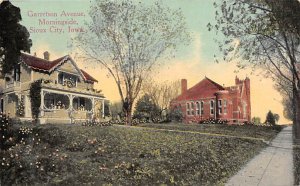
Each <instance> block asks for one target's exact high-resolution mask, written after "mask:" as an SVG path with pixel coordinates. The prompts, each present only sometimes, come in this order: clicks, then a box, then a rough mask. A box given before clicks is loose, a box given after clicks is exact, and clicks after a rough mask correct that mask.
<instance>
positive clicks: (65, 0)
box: [11, 0, 217, 62]
mask: <svg viewBox="0 0 300 186" xmlns="http://www.w3.org/2000/svg"><path fill="white" fill-rule="evenodd" d="M153 1H155V0H153ZM11 2H12V3H13V4H14V5H16V6H18V7H20V8H21V11H22V17H23V21H22V24H23V25H25V26H26V27H27V28H28V29H30V27H41V26H38V18H34V17H29V16H28V11H34V12H45V11H48V12H57V13H59V12H61V11H70V12H71V11H72V12H85V13H86V17H85V18H77V20H78V22H79V24H80V25H83V22H84V20H88V15H87V13H88V11H89V7H90V5H91V3H90V1H88V0H60V1H58V0H11ZM148 2H149V1H148ZM162 2H163V3H164V4H165V5H166V6H169V7H172V8H174V9H178V8H181V9H182V11H183V14H184V15H185V16H186V20H187V26H188V30H189V31H190V32H191V33H192V34H193V36H197V38H200V39H201V45H202V47H201V51H199V54H200V56H201V58H202V59H203V61H206V62H213V55H214V53H216V51H217V46H216V44H215V43H214V42H213V37H214V33H213V32H209V31H208V30H207V28H206V25H207V24H208V22H211V21H213V20H214V12H215V10H214V8H213V5H212V3H213V1H211V0H163V1H162ZM60 19H61V18H60ZM73 36H74V35H70V34H69V33H64V34H53V33H52V34H51V33H49V34H40V33H31V38H32V40H33V47H32V52H34V51H36V50H37V48H38V47H39V45H41V44H45V43H47V45H48V46H49V47H50V48H49V50H51V51H52V52H54V53H55V52H57V53H61V52H62V51H65V52H66V53H68V52H69V49H68V48H67V46H68V44H69V42H70V39H71V37H73ZM204 46H205V47H204ZM193 47H194V46H193V45H190V46H188V47H186V46H184V47H180V48H179V53H178V54H177V58H179V59H180V58H189V57H191V55H192V54H191V51H193Z"/></svg>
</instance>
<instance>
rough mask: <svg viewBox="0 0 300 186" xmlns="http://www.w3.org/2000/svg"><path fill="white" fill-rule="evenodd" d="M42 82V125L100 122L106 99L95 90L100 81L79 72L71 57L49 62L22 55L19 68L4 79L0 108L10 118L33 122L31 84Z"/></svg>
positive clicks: (82, 71)
mask: <svg viewBox="0 0 300 186" xmlns="http://www.w3.org/2000/svg"><path fill="white" fill-rule="evenodd" d="M36 81H40V82H41V83H40V87H41V90H40V108H39V110H40V113H39V122H40V123H41V124H44V123H74V122H77V121H85V120H92V119H96V120H101V119H103V117H104V102H105V97H104V96H103V94H102V93H101V91H98V90H95V89H94V84H95V83H97V82H98V81H97V80H96V79H95V78H93V77H92V76H91V75H89V74H88V73H87V72H85V71H84V70H82V69H79V68H78V66H77V64H76V63H75V61H74V60H73V59H72V58H71V57H70V56H69V55H67V56H64V57H61V58H59V59H55V60H50V54H49V53H48V52H45V53H44V59H42V58H38V57H36V56H32V55H29V54H25V53H22V54H21V58H20V63H19V65H18V66H17V67H16V68H15V69H14V70H13V71H12V72H11V73H10V74H7V75H5V77H4V79H2V80H1V85H2V86H1V87H2V89H1V97H0V99H1V102H0V109H1V111H2V112H4V113H6V114H8V115H9V116H10V117H11V118H19V119H21V120H30V119H32V111H31V103H32V101H34V100H33V98H31V97H30V91H38V90H32V88H31V85H32V83H33V82H36Z"/></svg>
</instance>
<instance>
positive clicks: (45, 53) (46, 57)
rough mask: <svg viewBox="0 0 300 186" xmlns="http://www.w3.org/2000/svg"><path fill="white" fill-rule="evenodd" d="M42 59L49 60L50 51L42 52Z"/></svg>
mask: <svg viewBox="0 0 300 186" xmlns="http://www.w3.org/2000/svg"><path fill="white" fill-rule="evenodd" d="M44 59H45V60H48V61H49V60H50V53H49V52H48V51H45V52H44Z"/></svg>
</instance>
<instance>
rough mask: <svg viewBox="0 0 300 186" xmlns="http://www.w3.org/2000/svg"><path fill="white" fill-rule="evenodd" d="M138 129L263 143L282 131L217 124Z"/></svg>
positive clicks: (153, 125)
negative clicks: (218, 136)
mask: <svg viewBox="0 0 300 186" xmlns="http://www.w3.org/2000/svg"><path fill="white" fill-rule="evenodd" d="M139 127H147V128H157V129H169V130H179V131H191V132H200V133H209V134H221V135H229V136H236V137H248V138H259V139H263V140H265V141H270V140H272V139H273V138H274V137H275V136H276V134H277V133H278V132H280V130H281V129H282V127H281V126H276V127H269V126H255V125H217V124H211V125H209V124H181V123H177V124H174V123H170V124H141V125H139Z"/></svg>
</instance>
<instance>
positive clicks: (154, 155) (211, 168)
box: [0, 125, 276, 185]
mask: <svg viewBox="0 0 300 186" xmlns="http://www.w3.org/2000/svg"><path fill="white" fill-rule="evenodd" d="M150 126H151V125H147V127H150ZM155 126H156V127H158V126H160V128H162V125H155ZM170 126H171V125H168V127H170ZM172 128H173V129H174V126H172ZM208 128H210V129H209V132H216V133H222V134H223V133H224V134H237V135H239V136H241V135H244V136H247V135H249V137H257V136H258V137H262V138H265V139H271V138H272V137H274V135H276V132H274V130H273V129H271V128H269V133H268V132H267V129H265V130H264V132H263V133H260V134H255V135H253V134H252V133H257V132H258V131H257V128H254V127H252V128H251V127H248V128H243V127H242V128H238V127H232V128H230V127H229V128H228V127H224V126H215V127H213V126H208ZM179 129H180V130H185V131H189V130H193V131H195V130H197V131H201V132H202V131H207V130H204V129H203V128H202V126H199V125H198V127H197V126H186V125H185V126H179ZM218 129H219V130H218ZM14 130H17V129H14ZM231 130H232V131H231ZM251 130H252V132H251ZM23 131H28V130H27V128H26V130H25V129H24V128H23ZM22 135H23V136H24V140H22V142H21V143H19V144H18V145H16V146H14V147H11V148H10V149H9V150H7V151H0V153H1V157H3V159H2V160H1V161H2V162H1V165H0V166H1V169H0V176H1V183H2V184H3V185H11V184H22V185H23V184H29V185H31V184H37V185H39V184H51V185H52V184H58V185H82V184H96V185H161V184H167V185H222V184H223V183H225V182H226V180H227V179H228V178H230V177H231V176H232V175H233V174H235V173H236V172H237V171H238V170H239V169H240V168H241V167H242V166H243V165H245V163H246V162H247V161H249V159H251V158H252V157H253V156H254V155H256V154H257V153H258V152H259V151H261V150H262V149H263V148H264V147H266V144H265V143H263V142H262V141H260V140H251V139H241V138H231V137H222V136H209V135H201V134H197V133H189V132H173V131H162V130H159V131H158V130H153V129H148V128H141V127H139V128H137V127H126V126H108V127H99V126H95V127H84V126H71V125H69V126H67V125H46V126H37V127H33V130H32V132H30V130H29V132H25V135H24V134H22ZM264 135H265V136H264ZM14 138H17V137H16V136H14V137H13V138H12V141H13V140H16V139H14Z"/></svg>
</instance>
